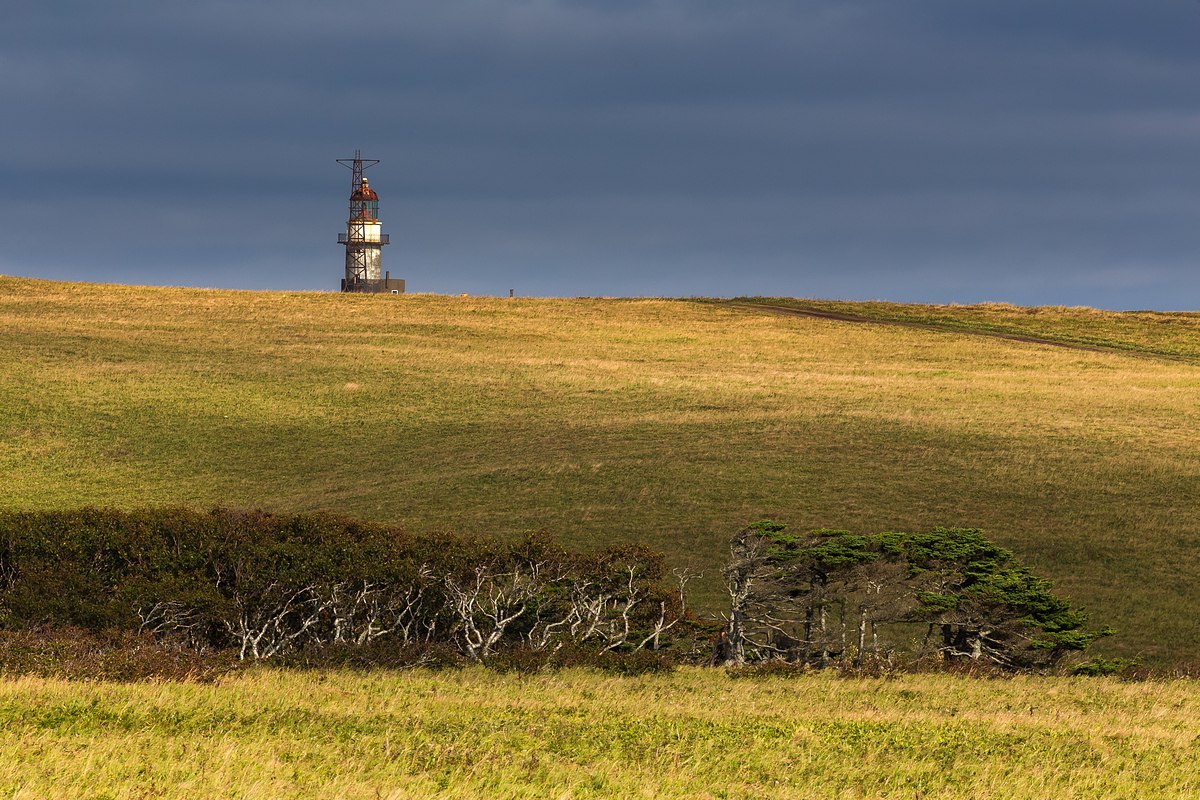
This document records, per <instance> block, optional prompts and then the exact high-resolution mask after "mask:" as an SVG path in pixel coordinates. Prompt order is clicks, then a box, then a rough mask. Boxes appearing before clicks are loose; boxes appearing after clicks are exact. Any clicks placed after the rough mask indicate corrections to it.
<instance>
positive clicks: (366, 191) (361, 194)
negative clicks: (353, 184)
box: [350, 178, 379, 200]
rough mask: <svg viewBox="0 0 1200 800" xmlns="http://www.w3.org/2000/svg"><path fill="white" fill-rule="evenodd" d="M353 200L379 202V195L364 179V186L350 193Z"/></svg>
mask: <svg viewBox="0 0 1200 800" xmlns="http://www.w3.org/2000/svg"><path fill="white" fill-rule="evenodd" d="M350 199H351V200H378V199H379V195H377V194H375V190H374V189H372V188H371V187H370V186H369V185H368V184H367V179H366V178H363V179H362V184H361V185H360V186H359V187H358V188H357V189H355V190H354V191H353V192H351V193H350Z"/></svg>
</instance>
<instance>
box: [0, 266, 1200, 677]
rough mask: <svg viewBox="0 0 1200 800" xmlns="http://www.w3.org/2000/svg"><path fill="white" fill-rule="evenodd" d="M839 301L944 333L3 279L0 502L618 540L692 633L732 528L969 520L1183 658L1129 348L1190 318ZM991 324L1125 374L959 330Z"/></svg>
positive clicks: (1147, 411) (1181, 382)
mask: <svg viewBox="0 0 1200 800" xmlns="http://www.w3.org/2000/svg"><path fill="white" fill-rule="evenodd" d="M840 307H841V308H843V309H844V310H846V309H847V308H848V307H847V306H845V304H842V306H840ZM854 308H857V309H858V310H857V311H855V312H854V313H859V314H868V313H875V314H883V313H885V312H886V313H889V314H892V315H894V316H905V315H908V316H912V315H917V316H920V315H921V314H926V313H936V314H937V315H938V316H939V319H943V318H949V319H950V320H951V321H953V322H954V323H955V325H958V326H959V327H960V328H962V332H946V331H932V330H926V329H920V328H906V327H899V326H888V325H864V324H855V323H845V322H835V321H830V320H818V319H809V318H801V317H788V316H783V315H779V314H772V313H767V312H758V311H754V310H751V309H746V308H741V307H735V306H732V305H728V304H720V303H711V302H693V301H683V300H605V299H577V300H537V299H515V300H510V299H507V298H504V299H501V298H460V297H445V296H428V295H406V296H400V297H393V296H390V295H389V296H349V295H340V294H321V293H266V292H230V291H208V290H194V289H166V288H139V287H121V286H98V285H86V284H65V283H52V282H45V281H34V280H25V279H16V278H0V473H2V474H3V475H4V482H3V486H2V487H0V505H2V506H3V507H5V508H14V509H33V508H64V507H71V506H76V505H80V504H97V505H110V506H118V507H126V508H128V507H134V506H141V505H146V504H187V505H193V506H201V507H203V506H209V505H213V504H225V505H250V506H260V507H264V508H268V509H276V510H308V509H315V508H328V509H337V510H340V511H344V512H347V513H351V514H356V515H360V516H363V517H367V518H372V519H380V520H388V521H395V522H400V523H403V524H405V525H407V526H409V527H411V528H413V529H419V530H456V531H463V532H479V533H493V534H500V535H514V534H517V533H519V532H521V531H523V530H526V529H531V528H547V529H549V530H550V531H552V532H553V533H554V534H555V535H557V536H558V537H560V538H561V539H562V540H564V541H565V542H567V543H569V544H572V545H575V546H580V547H591V546H594V545H598V544H601V543H607V542H614V541H640V542H644V543H646V544H648V545H650V546H652V547H655V548H657V549H660V550H663V551H665V552H666V553H668V555H669V557H670V559H671V561H672V563H673V564H675V565H677V566H686V567H688V568H690V569H691V570H692V571H702V572H703V573H704V577H703V578H702V579H700V580H698V581H697V582H695V584H694V585H695V587H696V597H695V599H696V601H697V602H698V603H699V604H700V606H701V607H702V608H704V609H707V610H710V611H711V610H715V609H717V608H718V607H719V605H720V603H721V601H722V597H723V589H722V587H721V585H720V577H719V568H720V564H721V562H722V560H723V559H724V556H725V554H726V542H727V540H728V537H729V536H730V534H731V533H732V532H733V531H735V530H736V529H737V528H738V527H740V526H742V525H744V524H745V523H746V522H748V521H750V520H753V519H757V518H761V517H764V516H771V517H776V518H779V519H782V520H784V521H787V522H789V523H791V524H792V525H793V526H795V527H797V528H816V527H840V528H850V529H855V530H860V531H878V530H884V529H919V528H924V527H930V526H934V525H947V526H976V527H981V528H984V529H985V530H986V531H987V532H988V533H989V535H990V536H992V537H993V538H995V539H996V540H998V541H1000V542H1001V543H1003V544H1004V545H1006V546H1009V547H1011V548H1013V549H1014V550H1015V551H1016V552H1017V554H1018V556H1019V557H1020V558H1022V559H1023V560H1025V561H1027V562H1028V563H1029V564H1030V565H1031V566H1032V567H1033V568H1034V570H1035V571H1037V572H1039V573H1044V574H1046V575H1048V576H1049V577H1051V578H1053V579H1055V581H1056V582H1057V584H1058V585H1059V587H1060V588H1061V589H1062V590H1064V591H1065V592H1066V593H1067V594H1069V595H1071V596H1072V597H1073V598H1074V599H1075V600H1076V601H1079V602H1081V603H1083V604H1084V605H1085V606H1087V607H1088V608H1089V609H1090V610H1091V611H1092V612H1093V614H1094V617H1095V618H1096V621H1097V622H1099V623H1102V624H1112V625H1114V626H1116V627H1117V628H1118V629H1120V634H1119V635H1118V636H1117V637H1114V638H1113V639H1111V640H1107V641H1106V642H1105V643H1104V644H1103V647H1104V649H1105V650H1106V651H1107V652H1109V653H1114V654H1122V655H1126V656H1131V655H1141V656H1143V657H1145V658H1147V659H1148V660H1151V661H1159V662H1180V661H1190V660H1196V659H1197V658H1200V583H1198V582H1197V581H1195V580H1194V576H1193V572H1194V568H1193V565H1194V564H1195V563H1196V562H1197V556H1198V555H1200V552H1198V551H1200V505H1198V504H1197V503H1196V502H1195V498H1196V497H1197V496H1198V495H1200V403H1198V402H1197V399H1198V393H1200V367H1197V366H1195V365H1193V364H1190V363H1187V362H1183V361H1178V360H1171V359H1159V358H1147V357H1144V353H1151V354H1153V353H1165V354H1172V355H1184V356H1189V357H1190V355H1191V354H1192V353H1194V352H1195V351H1197V350H1198V349H1200V345H1198V344H1197V335H1196V320H1197V317H1196V315H1187V314H1179V315H1146V314H1129V315H1122V314H1112V313H1108V312H1090V311H1083V310H1077V309H1066V310H1045V309H1042V310H1037V311H1035V312H1031V313H1028V314H1027V313H1026V312H1025V311H1024V310H1022V309H1010V308H998V307H990V306H989V307H986V308H980V307H969V308H957V307H949V308H939V309H934V310H933V311H927V310H921V309H919V308H914V307H899V306H884V305H880V304H871V305H869V306H868V305H862V306H857V305H856V306H854ZM881 309H882V310H881ZM997 316H998V317H1001V318H1003V319H1009V318H1013V319H1017V318H1019V319H1025V318H1026V317H1029V318H1030V319H1033V320H1035V322H1036V324H1035V323H1032V322H1028V320H1025V323H1028V324H1029V325H1033V326H1034V328H1032V329H1030V330H1036V331H1040V332H1041V333H1040V334H1039V335H1048V334H1046V333H1045V331H1046V330H1047V329H1048V327H1049V328H1054V329H1055V330H1058V329H1060V328H1061V329H1064V330H1065V329H1067V328H1070V329H1071V330H1072V331H1074V332H1073V333H1071V334H1070V335H1071V336H1076V337H1082V336H1084V335H1087V336H1094V337H1096V338H1099V339H1103V340H1104V341H1106V342H1109V343H1112V342H1125V343H1126V344H1127V346H1126V347H1125V349H1136V348H1142V351H1143V354H1137V353H1130V354H1122V353H1097V352H1088V351H1076V350H1067V349H1063V348H1054V347H1047V346H1041V345H1036V344H1028V343H1021V342H1012V341H1006V340H1001V339H995V338H986V337H980V336H975V335H972V334H971V333H970V329H971V328H972V326H976V327H978V328H979V329H984V328H987V329H991V328H992V327H994V326H995V325H998V324H1000V323H999V322H996V321H995V319H993V318H995V317H997ZM1089 320H1090V321H1089ZM1025 323H1022V324H1025ZM939 324H941V325H943V326H944V325H945V324H946V323H944V320H943V321H942V322H939ZM1004 324H1006V325H1008V324H1016V323H1013V322H1005V323H1004ZM1056 326H1057V327H1056ZM1022 330H1025V329H1022ZM1063 335H1064V336H1065V335H1066V334H1063ZM1114 346H1116V345H1114Z"/></svg>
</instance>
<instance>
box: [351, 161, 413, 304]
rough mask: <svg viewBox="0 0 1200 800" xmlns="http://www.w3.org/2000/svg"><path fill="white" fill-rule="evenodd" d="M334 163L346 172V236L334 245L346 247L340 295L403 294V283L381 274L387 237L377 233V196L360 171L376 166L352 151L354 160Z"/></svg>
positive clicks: (389, 275)
mask: <svg viewBox="0 0 1200 800" xmlns="http://www.w3.org/2000/svg"><path fill="white" fill-rule="evenodd" d="M337 162H338V163H339V164H341V165H343V166H346V167H349V168H350V219H349V220H348V221H347V222H346V232H345V233H343V234H339V235H338V244H344V245H345V246H346V277H344V278H342V291H343V292H392V293H393V294H397V293H400V292H403V291H404V281H402V280H399V279H395V278H392V277H391V274H390V273H386V272H383V271H382V270H383V266H382V265H383V259H382V254H383V246H384V245H386V244H388V242H389V238H390V237H389V236H388V235H387V234H386V233H382V232H381V227H382V226H381V225H380V223H379V195H378V194H376V193H375V190H374V189H372V188H371V186H370V185H369V184H368V183H367V179H366V178H365V177H363V170H364V169H365V168H366V167H372V166H374V165H376V164H378V163H379V160H378V159H364V158H363V157H362V153H361V152H360V151H358V150H355V151H354V158H339V159H338V160H337Z"/></svg>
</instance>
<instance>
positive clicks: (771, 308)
mask: <svg viewBox="0 0 1200 800" xmlns="http://www.w3.org/2000/svg"><path fill="white" fill-rule="evenodd" d="M726 305H727V306H729V307H731V308H741V309H746V310H753V311H766V312H769V313H773V314H780V315H784V316H793V317H808V318H812V319H824V320H831V321H834V322H851V323H868V324H873V325H892V326H896V327H900V328H916V329H918V330H929V331H935V332H938V333H958V334H963V335H965V336H984V337H987V338H990V339H1005V340H1007V341H1010V342H1022V343H1024V344H1037V345H1045V346H1047V347H1059V348H1063V349H1066V350H1081V351H1084V352H1091V353H1111V354H1115V355H1123V356H1133V357H1136V358H1146V359H1152V360H1161V361H1171V362H1174V363H1178V364H1190V365H1200V360H1197V359H1195V358H1189V357H1187V356H1179V355H1173V354H1171V353H1159V352H1154V351H1152V350H1134V349H1131V348H1123V347H1106V346H1104V345H1096V344H1084V343H1082V342H1070V341H1063V340H1061V339H1050V338H1045V337H1041V336H1032V335H1029V334H1021V333H1004V332H1003V331H987V330H980V329H978V328H974V329H972V328H955V327H952V326H949V325H941V324H938V323H936V322H919V321H916V320H900V319H887V318H885V317H869V316H866V315H862V314H847V313H845V312H842V311H825V310H823V309H816V308H802V307H799V306H780V305H772V304H770V303H741V302H729V303H726Z"/></svg>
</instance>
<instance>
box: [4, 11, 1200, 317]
mask: <svg viewBox="0 0 1200 800" xmlns="http://www.w3.org/2000/svg"><path fill="white" fill-rule="evenodd" d="M0 120H2V124H0V273H4V274H16V275H28V276H38V277H46V278H58V279H72V280H74V279H79V280H92V281H111V282H122V283H154V284H178V285H190V286H220V287H234V288H269V289H334V288H336V287H337V285H338V281H339V279H340V278H341V276H342V251H341V250H340V249H339V248H338V246H337V245H336V243H335V241H336V237H337V234H338V233H339V232H340V231H341V230H342V228H343V225H344V219H345V214H346V195H347V193H348V187H349V173H348V172H347V171H346V170H345V169H343V168H342V167H340V166H338V165H337V164H336V163H334V159H336V158H339V157H345V156H348V155H350V154H352V153H353V150H354V148H355V147H361V148H362V149H363V152H364V154H365V155H366V156H369V157H371V158H378V159H381V160H382V163H381V164H380V165H379V166H377V167H375V168H373V169H372V170H371V171H370V172H369V173H368V176H369V177H371V178H372V179H373V180H372V183H373V185H375V187H376V188H377V189H378V191H379V193H380V199H381V203H380V213H381V217H382V218H383V221H384V231H386V232H389V233H390V234H391V236H392V245H391V246H390V247H389V248H388V249H386V250H385V251H384V266H385V268H387V269H389V270H391V272H392V274H393V276H399V277H404V278H406V279H407V280H408V282H409V289H410V290H412V291H435V292H471V293H478V294H506V293H507V291H508V289H509V288H514V289H516V291H517V292H518V293H519V294H526V295H643V294H654V295H677V296H686V295H735V294H779V295H794V296H807V297H844V298H857V299H868V298H880V299H890V300H912V301H932V302H979V301H988V300H994V301H1010V302H1016V303H1024V304H1065V305H1096V306H1102V307H1108V308H1160V309H1174V308H1184V309H1195V308H1200V265H1198V263H1197V262H1198V259H1197V254H1200V3H1197V2H1196V0H1142V1H1141V2H1130V1H1129V0H1121V1H1120V2H1113V1H1111V0H1003V1H1001V0H994V1H990V2H981V1H980V2H977V1H976V0H787V1H786V2H785V1H783V0H736V1H735V0H728V2H716V1H715V0H660V1H659V2H638V1H635V0H561V1H560V2H552V0H431V1H430V2H421V3H414V2H394V1H392V2H388V1H385V0H379V1H378V2H374V1H368V2H361V1H359V0H348V1H347V2H339V3H333V2H329V3H318V2H303V1H302V0H289V1H288V2H275V1H274V0H267V1H266V2H255V3H245V2H182V0H175V1H172V0H159V2H141V0H138V1H137V2H129V1H125V2H122V0H106V1H105V2H94V0H87V2H55V1H54V0H50V1H49V2H46V1H45V0H42V1H41V2H32V1H30V0H7V2H6V3H5V13H4V20H3V25H0Z"/></svg>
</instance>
